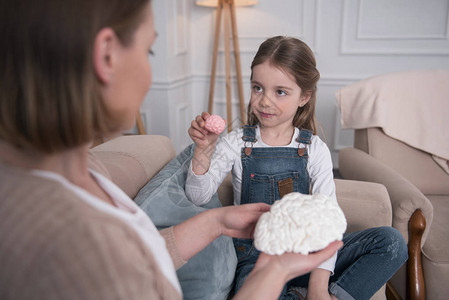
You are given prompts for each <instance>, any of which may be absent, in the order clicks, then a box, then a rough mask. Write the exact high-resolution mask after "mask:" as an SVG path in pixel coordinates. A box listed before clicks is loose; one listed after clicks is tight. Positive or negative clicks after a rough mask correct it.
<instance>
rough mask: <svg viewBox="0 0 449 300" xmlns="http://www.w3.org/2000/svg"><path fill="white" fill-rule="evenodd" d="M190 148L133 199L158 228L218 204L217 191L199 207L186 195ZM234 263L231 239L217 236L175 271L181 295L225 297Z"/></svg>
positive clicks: (201, 297)
mask: <svg viewBox="0 0 449 300" xmlns="http://www.w3.org/2000/svg"><path fill="white" fill-rule="evenodd" d="M193 150H194V145H190V146H188V147H187V148H186V149H184V151H182V152H181V153H180V154H179V155H178V156H176V157H175V158H174V159H173V160H172V161H171V162H169V163H168V164H167V165H166V166H165V167H164V168H163V169H162V170H161V171H160V172H159V173H158V174H157V175H156V176H154V177H153V178H152V179H151V180H150V181H149V182H148V183H147V184H146V185H145V186H144V187H143V188H142V189H141V190H140V191H139V193H138V194H137V196H136V197H135V199H134V200H135V201H136V203H137V204H138V205H139V206H140V207H141V208H142V209H143V210H144V211H145V212H146V213H147V214H148V216H149V217H150V218H151V220H152V221H153V223H154V224H155V225H156V227H157V228H158V229H163V228H166V227H169V226H172V225H176V224H179V223H181V222H183V221H184V220H186V219H188V218H191V217H193V216H195V215H197V214H198V213H200V212H203V211H205V210H207V209H211V208H215V207H220V206H221V204H220V201H219V200H218V195H217V194H215V195H214V196H213V197H212V199H211V201H210V202H209V203H208V204H206V205H204V206H202V207H198V206H196V205H194V204H193V203H192V202H190V201H189V200H188V199H187V196H186V195H185V192H184V186H185V181H186V176H187V171H188V168H189V165H190V161H191V159H192V157H193ZM236 265H237V257H236V254H235V250H234V245H233V242H232V239H231V238H229V237H227V236H221V237H219V238H218V239H216V240H215V241H214V242H212V243H211V244H209V245H208V246H207V247H206V248H205V249H203V250H202V251H201V252H199V253H198V254H197V255H195V256H194V257H192V258H191V259H190V260H189V261H188V262H187V263H186V264H185V265H184V266H182V267H181V268H180V269H179V270H178V271H177V275H178V278H179V281H180V283H181V287H182V291H183V296H184V299H187V300H188V299H210V300H224V299H227V297H228V294H229V292H230V291H231V288H232V283H233V280H234V272H235V268H236Z"/></svg>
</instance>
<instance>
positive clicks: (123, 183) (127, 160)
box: [91, 135, 175, 198]
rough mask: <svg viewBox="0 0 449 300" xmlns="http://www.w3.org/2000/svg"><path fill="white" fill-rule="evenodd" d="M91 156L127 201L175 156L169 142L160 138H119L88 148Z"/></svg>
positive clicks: (150, 136) (167, 139) (162, 137)
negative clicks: (102, 167)
mask: <svg viewBox="0 0 449 300" xmlns="http://www.w3.org/2000/svg"><path fill="white" fill-rule="evenodd" d="M91 153H93V154H94V155H95V157H96V158H97V159H99V160H100V161H101V162H102V163H103V165H104V166H105V167H106V169H107V171H108V172H109V174H110V176H111V179H112V181H113V182H114V183H115V184H117V185H118V186H119V187H120V188H121V189H122V190H123V191H125V193H126V194H127V195H128V196H130V197H131V198H134V197H135V196H136V195H137V193H138V192H139V190H140V189H141V188H142V187H143V186H144V185H145V184H146V183H147V182H148V181H149V180H150V179H151V178H152V177H153V176H154V175H156V174H157V173H158V172H159V171H160V170H161V169H162V168H163V167H164V166H165V165H166V164H167V163H168V162H169V161H170V160H172V159H173V158H174V157H175V149H174V146H173V144H172V142H171V141H170V139H169V138H168V137H165V136H160V135H128V136H120V137H117V138H114V139H112V140H110V141H107V142H105V143H103V144H101V145H98V146H96V147H94V148H92V149H91Z"/></svg>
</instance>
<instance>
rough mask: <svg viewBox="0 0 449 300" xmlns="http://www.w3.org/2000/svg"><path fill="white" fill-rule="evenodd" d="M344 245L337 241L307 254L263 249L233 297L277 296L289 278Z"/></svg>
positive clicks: (263, 297)
mask: <svg viewBox="0 0 449 300" xmlns="http://www.w3.org/2000/svg"><path fill="white" fill-rule="evenodd" d="M342 245H343V242H341V241H336V242H333V243H331V244H330V245H329V246H327V247H326V248H325V249H323V250H320V251H318V252H314V253H310V254H308V255H302V254H296V253H284V254H282V255H268V254H265V253H261V254H260V255H259V258H258V260H257V263H256V265H255V266H254V269H253V270H252V272H251V273H250V274H249V276H248V278H247V279H246V281H245V283H244V284H243V286H242V288H241V289H240V290H239V291H238V293H237V295H235V297H234V298H233V299H278V297H279V295H280V293H281V291H282V289H283V287H284V285H285V284H286V283H287V282H288V281H289V280H291V279H293V278H295V277H298V276H301V275H304V274H307V273H309V272H310V271H312V270H313V269H315V268H316V267H317V266H319V265H320V264H321V263H322V262H324V261H325V260H327V259H329V258H330V257H331V256H332V255H334V254H335V252H337V250H338V249H340V248H341V246H342Z"/></svg>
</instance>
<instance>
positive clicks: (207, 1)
mask: <svg viewBox="0 0 449 300" xmlns="http://www.w3.org/2000/svg"><path fill="white" fill-rule="evenodd" d="M257 3H258V1H257V0H234V4H235V6H251V5H254V4H257ZM196 5H199V6H207V7H216V6H217V5H218V0H202V1H196Z"/></svg>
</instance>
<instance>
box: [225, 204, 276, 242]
mask: <svg viewBox="0 0 449 300" xmlns="http://www.w3.org/2000/svg"><path fill="white" fill-rule="evenodd" d="M220 210H221V211H219V212H220V214H219V215H218V218H217V220H219V222H220V228H221V234H224V235H227V236H230V237H235V238H252V237H253V234H254V228H255V227H256V223H257V220H259V217H260V216H261V215H262V214H263V213H264V212H267V211H269V210H270V205H268V204H266V203H251V204H242V205H235V206H226V207H223V208H221V209H220Z"/></svg>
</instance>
